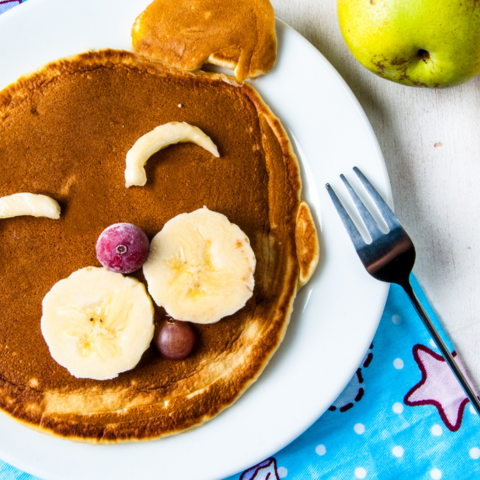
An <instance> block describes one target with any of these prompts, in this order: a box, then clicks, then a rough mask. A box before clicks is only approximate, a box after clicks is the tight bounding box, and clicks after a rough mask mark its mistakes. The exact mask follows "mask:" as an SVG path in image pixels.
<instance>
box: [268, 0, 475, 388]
mask: <svg viewBox="0 0 480 480" xmlns="http://www.w3.org/2000/svg"><path fill="white" fill-rule="evenodd" d="M271 1H272V4H273V7H274V9H275V12H276V15H277V17H278V18H280V19H281V20H283V21H284V22H286V23H288V24H289V25H291V26H292V27H293V28H295V29H296V30H297V31H298V32H300V33H301V34H302V35H303V36H304V37H305V38H307V39H308V40H309V41H310V42H311V43H312V44H313V45H315V47H317V48H318V50H320V52H321V53H322V54H323V55H324V56H325V57H326V58H327V59H328V60H329V61H330V63H332V65H333V66H334V67H335V68H336V69H337V70H338V71H339V72H340V74H341V75H342V76H343V78H344V79H345V80H346V82H347V83H348V84H349V86H350V88H351V89H352V90H353V93H354V94H355V95H356V97H357V98H358V100H359V101H360V103H361V105H362V107H363V108H364V110H365V112H366V114H367V116H368V118H369V119H370V122H371V124H372V126H373V129H374V131H375V133H376V135H377V138H378V141H379V143H380V147H381V149H382V151H383V154H384V156H385V161H386V164H387V169H388V173H389V175H390V181H391V183H392V189H393V198H394V203H395V212H396V214H397V215H398V217H399V219H400V221H401V222H402V224H403V225H404V227H405V229H406V230H407V231H408V233H409V234H410V236H411V237H412V239H413V242H414V243H415V247H416V250H417V263H416V266H415V270H414V272H415V274H416V276H417V278H418V280H419V282H420V284H421V285H422V287H423V289H424V291H425V293H426V295H427V297H428V299H429V301H430V302H431V304H432V306H433V308H434V310H435V312H436V313H437V315H438V317H439V318H440V320H441V322H442V324H443V326H444V327H445V329H446V331H447V332H448V334H449V335H450V338H451V339H452V341H453V342H454V344H455V346H456V350H457V352H458V353H459V356H460V358H461V359H462V361H463V362H464V364H466V366H467V370H468V372H469V374H470V376H471V378H472V380H473V381H474V383H475V385H476V386H477V390H479V389H480V355H478V353H479V349H480V320H479V317H480V315H479V313H478V312H479V310H480V295H479V292H480V191H479V188H480V75H479V76H478V77H477V78H475V79H473V80H471V81H470V82H467V83H465V84H463V85H460V86H458V87H453V88H448V89H444V90H430V89H422V88H412V87H406V86H403V85H398V84H395V83H392V82H389V81H386V80H384V79H382V78H379V77H377V76H375V75H374V74H372V73H370V72H369V71H368V70H366V69H365V68H364V67H363V66H362V65H361V64H360V63H358V62H357V60H356V59H355V58H354V57H353V55H352V54H351V53H350V51H349V50H348V48H347V46H346V45H345V43H344V41H343V38H342V35H341V32H340V28H339V26H338V20H337V9H336V0H271ZM477 243H478V244H479V245H477ZM477 270H479V272H478V274H477Z"/></svg>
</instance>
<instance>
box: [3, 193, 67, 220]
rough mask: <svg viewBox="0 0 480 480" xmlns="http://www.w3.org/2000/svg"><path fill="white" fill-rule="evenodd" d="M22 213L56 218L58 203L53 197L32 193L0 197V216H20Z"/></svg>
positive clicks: (58, 216) (58, 215) (58, 208)
mask: <svg viewBox="0 0 480 480" xmlns="http://www.w3.org/2000/svg"><path fill="white" fill-rule="evenodd" d="M22 215H31V216H33V217H47V218H53V219H54V220H58V219H59V218H60V205H59V204H58V203H57V202H56V201H55V200H54V199H53V198H50V197H47V196H46V195H37V194H34V193H14V194H13V195H8V196H7V197H1V198H0V218H11V217H20V216H22Z"/></svg>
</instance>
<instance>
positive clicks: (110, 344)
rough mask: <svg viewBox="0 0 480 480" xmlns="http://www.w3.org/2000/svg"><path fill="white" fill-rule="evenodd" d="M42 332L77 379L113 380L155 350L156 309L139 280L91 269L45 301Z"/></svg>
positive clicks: (66, 282)
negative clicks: (148, 349)
mask: <svg viewBox="0 0 480 480" xmlns="http://www.w3.org/2000/svg"><path fill="white" fill-rule="evenodd" d="M41 329H42V334H43V337H44V338H45V341H46V342H47V345H48V348H49V349H50V354H51V355H52V357H53V359H54V360H55V361H56V362H57V363H59V364H60V365H62V366H63V367H65V368H66V369H67V370H68V371H69V372H70V373H71V374H72V375H73V376H74V377H77V378H92V379H94V380H108V379H110V378H115V377H117V376H118V374H119V373H121V372H125V371H127V370H131V369H132V368H134V367H135V366H136V365H137V363H138V362H139V361H140V358H141V357H142V355H143V352H145V350H146V349H147V348H148V346H149V345H150V342H151V340H152V338H153V331H154V325H153V304H152V301H151V300H150V297H149V296H148V294H147V292H146V290H145V286H144V285H143V284H142V283H140V282H139V281H138V280H136V279H135V278H131V277H124V276H123V275H121V274H119V273H114V272H110V271H109V270H106V269H105V268H97V267H86V268H82V269H81V270H77V271H76V272H74V273H72V275H70V276H69V277H68V278H66V279H64V280H60V281H59V282H58V283H56V284H55V285H54V286H53V287H52V289H51V290H50V291H49V292H48V293H47V295H45V298H44V299H43V316H42V321H41Z"/></svg>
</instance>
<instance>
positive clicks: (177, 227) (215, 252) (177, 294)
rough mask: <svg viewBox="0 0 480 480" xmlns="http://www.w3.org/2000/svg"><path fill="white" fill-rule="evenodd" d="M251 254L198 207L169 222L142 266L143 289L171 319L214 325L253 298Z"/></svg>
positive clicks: (222, 221) (232, 230)
mask: <svg viewBox="0 0 480 480" xmlns="http://www.w3.org/2000/svg"><path fill="white" fill-rule="evenodd" d="M255 265H256V260H255V254H254V253H253V250H252V247H251V246H250V241H249V239H248V237H247V236H246V235H245V233H243V232H242V230H241V229H240V228H239V227H238V226H237V225H234V224H233V223H230V222H229V220H228V218H227V217H226V216H225V215H222V214H221V213H217V212H212V211H211V210H209V209H208V208H206V207H204V208H200V209H199V210H195V211H194V212H192V213H182V214H181V215H178V216H176V217H174V218H172V219H171V220H169V221H168V222H167V223H166V224H165V226H164V227H163V229H162V230H161V231H160V232H159V233H157V235H156V236H155V237H154V238H153V240H152V242H151V243H150V254H149V256H148V260H147V262H146V263H145V264H144V265H143V272H144V274H145V278H146V279H147V282H148V291H149V293H150V295H151V296H152V297H153V299H154V300H155V302H156V303H157V304H158V305H160V306H162V307H164V308H165V310H166V311H167V313H168V314H169V315H170V316H172V317H173V318H175V319H176V320H185V321H190V322H194V323H204V324H206V323H215V322H218V321H219V320H220V319H221V318H223V317H226V316H227V315H232V314H233V313H235V312H236V311H237V310H240V309H241V308H242V307H243V306H245V304H246V302H247V300H248V299H249V298H250V297H251V296H252V294H253V287H254V284H255V281H254V277H253V274H254V271H255Z"/></svg>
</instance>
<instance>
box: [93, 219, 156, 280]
mask: <svg viewBox="0 0 480 480" xmlns="http://www.w3.org/2000/svg"><path fill="white" fill-rule="evenodd" d="M149 246H150V242H149V241H148V238H147V236H146V235H145V233H144V232H143V230H141V229H140V228H138V227H137V226H135V225H132V224H131V223H116V224H114V225H110V226H109V227H108V228H106V229H105V230H104V231H103V232H102V233H101V234H100V236H99V237H98V240H97V246H96V251H97V258H98V260H99V262H100V263H101V264H102V265H103V266H104V267H105V268H107V269H108V270H111V271H112V272H117V273H132V272H134V271H135V270H138V269H139V268H140V267H141V266H142V265H143V264H144V263H145V260H146V259H147V257H148V250H149Z"/></svg>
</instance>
